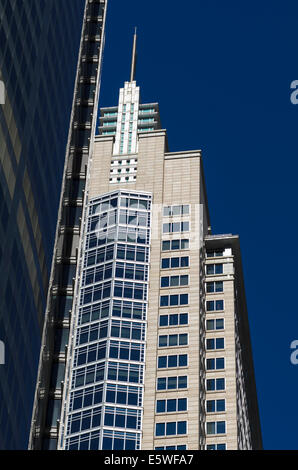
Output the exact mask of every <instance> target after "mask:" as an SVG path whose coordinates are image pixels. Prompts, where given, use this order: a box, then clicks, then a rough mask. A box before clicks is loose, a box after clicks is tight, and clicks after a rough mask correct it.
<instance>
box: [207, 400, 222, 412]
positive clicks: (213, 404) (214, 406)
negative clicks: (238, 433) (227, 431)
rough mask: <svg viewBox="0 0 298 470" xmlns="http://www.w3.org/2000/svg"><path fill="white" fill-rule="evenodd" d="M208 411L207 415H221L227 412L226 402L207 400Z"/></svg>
mask: <svg viewBox="0 0 298 470" xmlns="http://www.w3.org/2000/svg"><path fill="white" fill-rule="evenodd" d="M206 411H207V413H221V412H224V411H226V400H224V399H223V400H207V401H206Z"/></svg>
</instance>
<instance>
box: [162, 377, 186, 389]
mask: <svg viewBox="0 0 298 470" xmlns="http://www.w3.org/2000/svg"><path fill="white" fill-rule="evenodd" d="M180 388H187V375H179V376H175V377H158V378H157V390H176V389H180Z"/></svg>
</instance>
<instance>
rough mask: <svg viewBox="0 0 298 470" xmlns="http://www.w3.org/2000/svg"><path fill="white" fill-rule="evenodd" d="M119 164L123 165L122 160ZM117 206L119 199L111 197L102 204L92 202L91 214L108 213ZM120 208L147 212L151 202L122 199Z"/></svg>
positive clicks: (127, 162) (128, 162)
mask: <svg viewBox="0 0 298 470" xmlns="http://www.w3.org/2000/svg"><path fill="white" fill-rule="evenodd" d="M118 163H119V164H122V160H121V161H119V162H118ZM130 163H131V162H130V161H129V160H127V161H126V164H130ZM133 163H134V161H133ZM117 206H118V198H117V197H115V196H111V198H110V199H107V200H104V201H102V202H97V201H95V202H93V203H92V202H91V203H90V210H89V213H90V215H92V214H99V213H101V212H107V211H109V210H111V209H115V208H116V207H117ZM120 207H126V208H130V209H135V210H142V211H144V210H145V211H147V210H149V209H150V200H145V199H137V198H129V197H127V198H126V197H121V199H120Z"/></svg>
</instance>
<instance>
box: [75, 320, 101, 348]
mask: <svg viewBox="0 0 298 470" xmlns="http://www.w3.org/2000/svg"><path fill="white" fill-rule="evenodd" d="M107 334H108V320H104V321H102V322H100V323H99V322H98V323H92V324H91V325H88V326H83V327H81V328H78V329H77V336H76V346H78V345H80V344H86V343H91V342H92V341H98V340H99V339H102V338H106V337H107Z"/></svg>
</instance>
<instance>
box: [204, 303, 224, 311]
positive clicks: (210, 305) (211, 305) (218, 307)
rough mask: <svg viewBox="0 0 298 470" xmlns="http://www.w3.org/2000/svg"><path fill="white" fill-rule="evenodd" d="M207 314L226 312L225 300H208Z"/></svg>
mask: <svg viewBox="0 0 298 470" xmlns="http://www.w3.org/2000/svg"><path fill="white" fill-rule="evenodd" d="M206 308H207V312H216V311H219V310H220V311H222V310H224V301H223V300H207V302H206Z"/></svg>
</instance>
